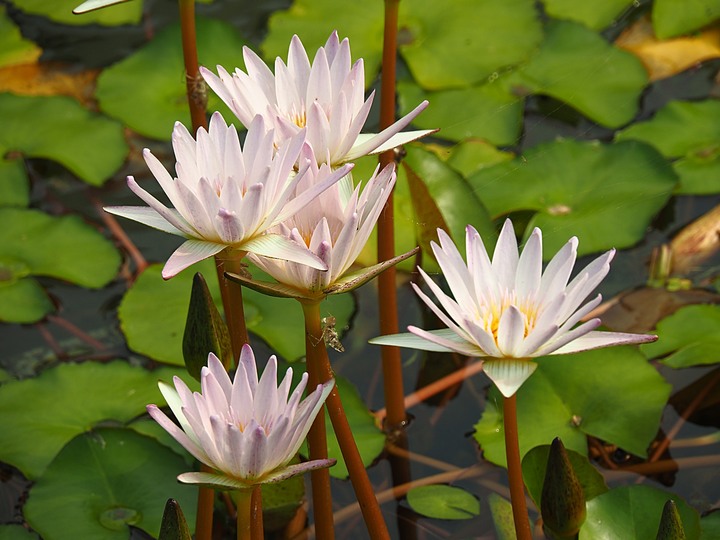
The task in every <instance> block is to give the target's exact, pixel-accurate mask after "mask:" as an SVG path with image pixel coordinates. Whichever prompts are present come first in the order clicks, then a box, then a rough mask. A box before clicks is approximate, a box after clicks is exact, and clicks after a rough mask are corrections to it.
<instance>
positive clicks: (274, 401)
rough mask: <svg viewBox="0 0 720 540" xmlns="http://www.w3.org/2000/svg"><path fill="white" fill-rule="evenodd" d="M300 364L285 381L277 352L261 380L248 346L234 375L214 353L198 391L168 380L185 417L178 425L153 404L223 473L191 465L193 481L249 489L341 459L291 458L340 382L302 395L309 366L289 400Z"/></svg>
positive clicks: (186, 443) (160, 419) (172, 399)
mask: <svg viewBox="0 0 720 540" xmlns="http://www.w3.org/2000/svg"><path fill="white" fill-rule="evenodd" d="M291 382H292V368H288V370H287V373H286V374H285V378H284V379H283V380H282V382H281V383H280V385H279V386H278V385H277V359H276V358H275V356H271V357H270V360H268V363H267V366H266V367H265V371H264V372H263V374H262V377H261V378H260V380H258V375H257V368H256V365H255V356H254V355H253V351H252V349H251V348H250V346H249V345H245V346H243V348H242V352H241V354H240V361H239V362H238V368H237V371H236V372H235V378H234V380H232V381H231V380H230V377H229V376H228V374H227V372H226V371H225V368H224V367H223V365H222V363H221V362H220V360H218V359H217V357H216V356H215V355H214V354H212V353H210V355H209V356H208V365H207V367H203V368H202V373H201V376H200V384H201V390H202V392H201V393H199V392H195V393H193V392H191V391H190V389H189V388H188V387H187V385H186V384H185V383H184V382H183V381H182V380H181V379H179V378H178V377H175V378H174V383H175V388H173V387H172V386H170V385H168V384H164V383H162V382H161V383H160V391H161V392H162V394H163V396H164V397H165V400H166V401H167V403H168V405H169V406H170V408H171V409H172V411H173V413H174V414H175V417H176V418H177V420H178V422H179V423H180V427H178V426H177V424H175V423H174V422H173V421H172V420H170V418H168V417H167V416H166V415H165V413H163V412H162V411H161V410H160V409H159V408H158V407H157V406H156V405H148V406H147V410H148V412H149V413H150V416H152V417H153V418H154V419H155V421H156V422H157V423H158V424H160V425H161V426H162V427H163V428H164V429H165V431H167V432H168V433H169V434H170V435H172V436H173V437H174V438H175V440H177V441H178V442H179V443H180V444H181V445H182V446H183V447H185V449H186V450H187V451H188V452H190V453H191V454H192V455H193V456H195V457H196V458H197V459H198V460H200V461H201V462H202V463H204V464H205V465H207V466H208V467H211V468H213V469H215V470H216V471H217V473H204V472H188V473H183V474H181V475H180V476H178V480H180V481H181V482H184V483H187V484H205V485H212V486H214V487H218V488H221V489H245V488H248V487H250V486H252V485H255V484H262V483H269V482H279V481H280V480H284V479H286V478H289V477H290V476H295V475H297V474H301V473H303V472H306V471H309V470H313V469H317V468H322V467H328V466H330V465H332V464H333V463H334V460H328V459H323V460H316V461H309V462H305V463H300V464H296V465H288V462H289V461H290V460H291V459H292V458H293V457H294V456H295V454H296V453H297V451H298V449H299V448H300V445H301V444H302V442H303V440H304V439H305V437H306V435H307V433H308V430H309V429H310V426H311V424H312V422H313V420H314V419H315V416H316V415H317V414H318V412H319V411H320V408H321V407H322V404H323V403H324V402H325V398H327V396H328V394H329V393H330V391H331V390H332V387H333V384H334V381H332V380H331V381H329V382H327V383H325V384H324V385H318V387H317V388H316V389H315V390H314V391H313V392H312V393H311V394H310V395H309V396H307V398H305V400H303V401H300V399H301V397H302V394H303V391H304V390H305V386H306V385H307V373H304V374H303V376H302V379H301V380H300V383H299V384H298V385H297V387H296V388H295V390H294V391H293V392H292V394H291V395H290V397H289V399H288V393H289V391H290V384H291Z"/></svg>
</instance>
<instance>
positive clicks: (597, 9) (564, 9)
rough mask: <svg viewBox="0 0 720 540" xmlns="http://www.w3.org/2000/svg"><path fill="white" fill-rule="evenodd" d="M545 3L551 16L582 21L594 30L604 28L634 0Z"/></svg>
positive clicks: (563, 0)
mask: <svg viewBox="0 0 720 540" xmlns="http://www.w3.org/2000/svg"><path fill="white" fill-rule="evenodd" d="M543 4H544V5H545V11H546V12H547V14H548V15H550V16H551V17H554V18H556V19H568V20H571V21H577V22H581V23H583V24H584V25H585V26H588V27H590V28H592V29H593V30H602V29H603V28H605V27H607V26H608V25H609V24H610V23H612V22H613V20H614V19H615V17H617V16H618V15H620V14H621V13H622V12H623V11H624V10H625V9H627V8H628V7H629V6H631V5H632V4H633V0H585V1H584V2H576V1H575V0H543Z"/></svg>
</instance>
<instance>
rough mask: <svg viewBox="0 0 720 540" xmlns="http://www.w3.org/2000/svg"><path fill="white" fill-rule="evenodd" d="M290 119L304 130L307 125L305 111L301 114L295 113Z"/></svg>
mask: <svg viewBox="0 0 720 540" xmlns="http://www.w3.org/2000/svg"><path fill="white" fill-rule="evenodd" d="M290 119H291V120H292V121H293V123H294V124H295V125H296V126H297V127H299V128H304V127H305V125H306V124H307V115H306V113H305V111H301V112H299V113H297V112H295V113H293V114H292V115H290Z"/></svg>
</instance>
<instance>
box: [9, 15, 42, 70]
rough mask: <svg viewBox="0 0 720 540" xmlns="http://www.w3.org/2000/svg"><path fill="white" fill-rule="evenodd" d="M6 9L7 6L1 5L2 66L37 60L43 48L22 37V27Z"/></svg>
mask: <svg viewBox="0 0 720 540" xmlns="http://www.w3.org/2000/svg"><path fill="white" fill-rule="evenodd" d="M5 11H6V10H5V6H4V5H2V6H0V66H12V65H15V64H28V63H32V62H35V61H36V60H37V59H38V58H39V57H40V53H42V49H41V48H40V47H38V46H37V45H35V43H33V42H32V41H30V40H28V39H25V38H23V37H22V34H21V33H20V29H19V28H18V27H17V26H15V23H13V22H12V21H11V20H10V19H9V18H8V16H7V15H6V14H5Z"/></svg>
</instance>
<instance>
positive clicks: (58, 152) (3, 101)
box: [0, 94, 128, 186]
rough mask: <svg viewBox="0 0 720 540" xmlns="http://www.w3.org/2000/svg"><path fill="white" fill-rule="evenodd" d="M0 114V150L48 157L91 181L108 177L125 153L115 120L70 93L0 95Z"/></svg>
mask: <svg viewBox="0 0 720 540" xmlns="http://www.w3.org/2000/svg"><path fill="white" fill-rule="evenodd" d="M0 118H2V119H3V129H2V131H0V155H3V156H4V155H6V154H7V153H8V152H10V151H16V152H21V153H22V154H23V155H24V156H25V157H30V158H44V159H52V160H54V161H57V162H59V163H60V164H61V165H63V166H64V167H67V168H68V169H69V170H70V172H72V173H73V174H75V175H76V176H78V177H79V178H81V179H82V180H84V181H85V182H88V183H89V184H92V185H94V186H99V185H101V184H102V183H103V182H104V181H105V180H107V179H108V178H109V177H110V176H112V175H113V173H115V171H117V170H118V168H119V167H120V166H121V165H122V163H123V161H125V156H126V155H127V153H128V146H127V143H126V142H125V139H124V137H123V131H122V126H121V125H120V124H118V123H117V122H115V121H113V120H110V119H109V118H104V117H102V116H99V115H97V114H93V113H91V112H90V111H88V110H86V109H84V108H82V107H81V106H80V105H79V104H78V103H77V102H76V101H75V100H73V99H70V98H66V97H62V96H56V97H25V96H15V95H12V94H0Z"/></svg>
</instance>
